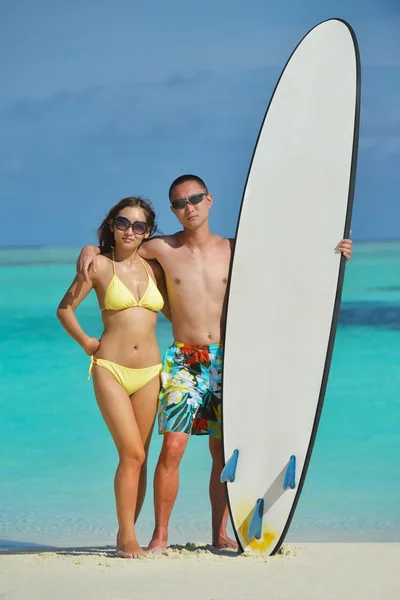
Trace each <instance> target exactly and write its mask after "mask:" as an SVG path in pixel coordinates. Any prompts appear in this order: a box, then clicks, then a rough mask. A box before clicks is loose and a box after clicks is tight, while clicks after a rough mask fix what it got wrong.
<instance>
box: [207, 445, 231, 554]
mask: <svg viewBox="0 0 400 600" xmlns="http://www.w3.org/2000/svg"><path fill="white" fill-rule="evenodd" d="M210 452H211V457H212V468H211V477H210V500H211V515H212V544H213V546H215V547H216V548H218V549H220V550H222V549H224V548H229V549H232V550H237V549H238V545H237V543H236V542H235V541H234V540H232V539H231V538H229V537H228V535H227V533H226V525H227V522H228V502H227V498H226V492H225V485H224V484H223V483H221V481H220V476H221V472H222V468H223V461H222V441H221V440H220V439H217V438H215V437H212V436H211V435H210Z"/></svg>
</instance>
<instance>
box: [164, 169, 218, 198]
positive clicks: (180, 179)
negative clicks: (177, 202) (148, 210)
mask: <svg viewBox="0 0 400 600" xmlns="http://www.w3.org/2000/svg"><path fill="white" fill-rule="evenodd" d="M187 181H197V183H199V184H200V185H201V186H202V188H204V191H205V193H206V194H208V189H207V186H206V184H205V183H204V181H203V180H202V179H201V177H198V176H197V175H181V176H180V177H177V178H176V179H175V180H174V181H173V182H172V183H171V185H170V188H169V192H168V196H169V199H170V200H171V193H172V190H173V189H174V187H176V186H177V185H181V184H182V183H186V182H187Z"/></svg>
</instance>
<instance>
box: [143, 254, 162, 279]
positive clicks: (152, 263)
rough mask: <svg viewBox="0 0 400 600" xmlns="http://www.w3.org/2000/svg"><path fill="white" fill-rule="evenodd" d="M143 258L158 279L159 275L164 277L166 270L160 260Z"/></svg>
mask: <svg viewBox="0 0 400 600" xmlns="http://www.w3.org/2000/svg"><path fill="white" fill-rule="evenodd" d="M142 260H143V262H144V263H145V265H146V267H147V268H148V270H149V271H150V273H151V274H152V275H153V277H154V278H155V279H158V278H159V277H163V275H164V271H163V269H162V267H161V265H160V263H159V262H158V260H145V259H142Z"/></svg>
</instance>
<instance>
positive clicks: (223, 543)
mask: <svg viewBox="0 0 400 600" xmlns="http://www.w3.org/2000/svg"><path fill="white" fill-rule="evenodd" d="M212 545H213V546H214V548H216V549H217V550H236V551H237V550H239V546H238V545H237V542H235V540H232V539H231V538H229V537H228V536H227V535H220V536H219V537H217V538H216V539H214V540H213V543H212Z"/></svg>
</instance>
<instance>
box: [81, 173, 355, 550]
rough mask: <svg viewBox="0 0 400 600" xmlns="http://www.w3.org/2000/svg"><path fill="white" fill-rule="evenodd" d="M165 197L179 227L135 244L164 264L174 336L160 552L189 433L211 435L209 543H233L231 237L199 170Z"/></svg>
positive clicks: (163, 398) (154, 544)
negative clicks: (227, 402)
mask: <svg viewBox="0 0 400 600" xmlns="http://www.w3.org/2000/svg"><path fill="white" fill-rule="evenodd" d="M169 199H170V202H171V210H172V211H173V212H174V214H175V216H176V217H177V218H178V220H179V222H180V224H181V225H182V227H183V230H182V231H178V232H177V233H175V234H173V235H167V236H162V237H155V238H152V239H150V240H149V241H148V242H146V243H145V244H143V245H142V246H141V248H140V251H139V253H140V255H141V256H142V257H143V258H145V259H148V260H151V259H155V260H157V261H158V262H159V263H160V264H161V266H162V268H163V270H164V273H165V277H166V284H167V291H168V298H169V302H170V307H171V315H172V331H173V336H174V340H176V341H175V342H174V344H173V345H172V346H171V347H170V348H169V349H168V350H167V352H166V355H165V357H164V361H163V372H162V375H161V380H162V386H161V391H160V396H159V399H160V402H159V410H158V421H159V432H160V433H162V434H163V435H164V441H163V446H162V450H161V453H160V457H159V460H158V464H157V467H156V472H155V477H154V507H155V529H154V533H153V537H152V539H151V541H150V544H149V546H148V550H149V551H152V552H162V551H163V550H164V549H166V547H167V544H168V522H169V518H170V515H171V512H172V508H173V505H174V503H175V499H176V496H177V493H178V485H179V465H180V462H181V459H182V456H183V454H184V452H185V449H186V446H187V443H188V439H189V435H190V434H192V435H203V434H209V447H210V452H211V457H212V469H211V478H210V500H211V509H212V543H213V545H214V546H215V547H216V548H219V549H223V548H232V549H234V548H237V544H236V542H234V541H233V540H232V539H230V538H229V537H228V536H227V533H226V525H227V518H228V508H227V500H226V494H225V488H224V485H223V484H221V483H220V474H221V470H222V467H223V463H222V443H221V419H220V414H221V412H220V411H221V371H222V346H221V340H222V339H223V331H224V319H225V301H226V286H227V281H228V273H229V265H230V260H231V253H232V248H233V240H229V239H225V238H222V237H220V236H219V235H216V234H214V233H212V232H211V231H210V229H209V225H208V215H209V211H210V209H211V206H212V203H213V197H212V195H211V194H209V192H208V190H207V187H206V185H205V183H204V182H203V180H202V179H200V177H197V176H196V175H183V176H181V177H178V178H177V179H175V181H174V182H173V183H172V184H171V187H170V189H169ZM338 249H339V250H340V251H341V252H342V253H343V254H344V256H345V257H346V258H347V259H349V258H350V256H351V251H352V242H351V241H350V240H342V241H341V242H340V244H339V245H338ZM98 252H99V249H98V248H95V247H88V248H86V249H84V251H82V253H81V257H80V260H79V270H80V273H81V275H82V276H83V277H86V276H87V269H88V267H89V265H90V264H92V263H93V269H95V254H97V253H98Z"/></svg>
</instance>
